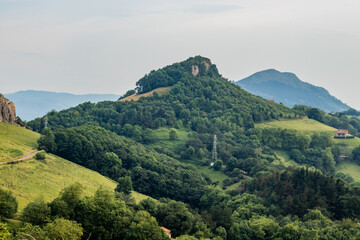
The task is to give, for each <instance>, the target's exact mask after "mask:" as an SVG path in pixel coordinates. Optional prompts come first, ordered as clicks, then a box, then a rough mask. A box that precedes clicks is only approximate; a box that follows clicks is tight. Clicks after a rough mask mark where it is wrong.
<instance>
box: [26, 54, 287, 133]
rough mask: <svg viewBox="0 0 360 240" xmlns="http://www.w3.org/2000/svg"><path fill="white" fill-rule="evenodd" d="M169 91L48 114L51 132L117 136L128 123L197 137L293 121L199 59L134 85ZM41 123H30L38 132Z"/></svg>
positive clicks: (276, 106)
mask: <svg viewBox="0 0 360 240" xmlns="http://www.w3.org/2000/svg"><path fill="white" fill-rule="evenodd" d="M167 86H172V88H171V91H170V92H169V93H168V94H166V95H163V96H159V95H158V94H154V96H151V97H147V98H142V99H140V100H139V101H137V102H133V101H130V102H101V103H98V104H89V103H86V104H82V105H79V106H77V107H75V108H71V109H68V110H64V111H61V112H59V113H55V112H51V113H49V114H48V118H49V124H50V125H51V128H52V129H58V128H64V127H65V128H66V127H74V126H79V125H83V124H93V125H100V126H103V127H105V128H106V129H109V130H111V131H114V132H117V133H119V132H120V131H121V129H122V127H123V126H124V125H125V124H126V123H129V124H131V125H139V126H142V127H146V128H152V129H156V128H158V127H160V126H174V125H176V124H177V125H179V124H180V125H183V126H187V127H189V128H191V129H193V130H195V131H197V132H212V133H216V132H217V131H226V129H230V128H234V127H236V126H237V127H242V128H249V127H251V126H252V125H253V122H259V121H263V120H270V119H278V118H284V117H291V116H293V114H292V111H291V110H290V109H288V108H287V107H285V106H282V105H279V104H276V103H273V102H269V101H266V100H264V99H262V98H260V97H256V96H254V95H252V94H250V93H248V92H246V91H244V90H242V89H241V88H239V87H237V86H235V85H233V84H232V83H231V82H229V81H228V80H227V79H225V78H223V77H221V76H220V74H219V73H218V71H217V68H216V66H215V65H214V64H212V63H211V62H210V60H209V59H207V58H203V57H200V56H197V57H194V58H189V59H188V60H186V61H184V62H180V63H175V64H173V65H170V66H167V67H165V68H163V69H160V70H157V71H152V72H150V73H149V74H147V75H145V77H143V78H142V79H140V80H139V81H138V82H137V88H136V89H137V92H138V93H144V92H148V91H151V90H153V89H156V88H159V87H167ZM43 120H44V119H43V118H38V119H35V120H34V121H31V122H29V126H31V127H32V128H33V129H34V130H36V131H40V130H41V129H42V128H43V127H44V125H43Z"/></svg>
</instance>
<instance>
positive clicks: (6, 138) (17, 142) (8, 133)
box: [0, 122, 40, 162]
mask: <svg viewBox="0 0 360 240" xmlns="http://www.w3.org/2000/svg"><path fill="white" fill-rule="evenodd" d="M39 137H40V135H39V134H38V133H35V132H33V131H30V130H27V129H25V128H22V127H18V126H15V125H11V124H7V123H3V122H0V162H4V161H8V160H11V159H15V158H18V157H21V156H23V155H26V153H28V152H31V151H32V150H34V149H35V148H36V147H37V139H38V138H39Z"/></svg>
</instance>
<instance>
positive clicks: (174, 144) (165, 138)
mask: <svg viewBox="0 0 360 240" xmlns="http://www.w3.org/2000/svg"><path fill="white" fill-rule="evenodd" d="M175 131H176V136H177V138H176V139H175V140H170V138H169V132H170V128H159V129H156V130H153V136H154V138H155V139H156V142H155V143H152V144H150V146H152V147H155V146H160V147H163V148H167V149H169V150H170V151H172V152H177V151H178V150H179V148H180V147H181V146H184V144H185V142H186V140H187V138H188V137H187V135H188V133H189V132H188V131H185V130H184V129H175Z"/></svg>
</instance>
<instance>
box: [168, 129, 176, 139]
mask: <svg viewBox="0 0 360 240" xmlns="http://www.w3.org/2000/svg"><path fill="white" fill-rule="evenodd" d="M177 137H178V136H177V132H176V130H175V129H174V128H171V129H170V131H169V139H170V140H175V139H177Z"/></svg>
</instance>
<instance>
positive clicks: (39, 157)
mask: <svg viewBox="0 0 360 240" xmlns="http://www.w3.org/2000/svg"><path fill="white" fill-rule="evenodd" d="M45 158H46V154H45V152H38V153H37V154H35V159H36V160H45Z"/></svg>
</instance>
